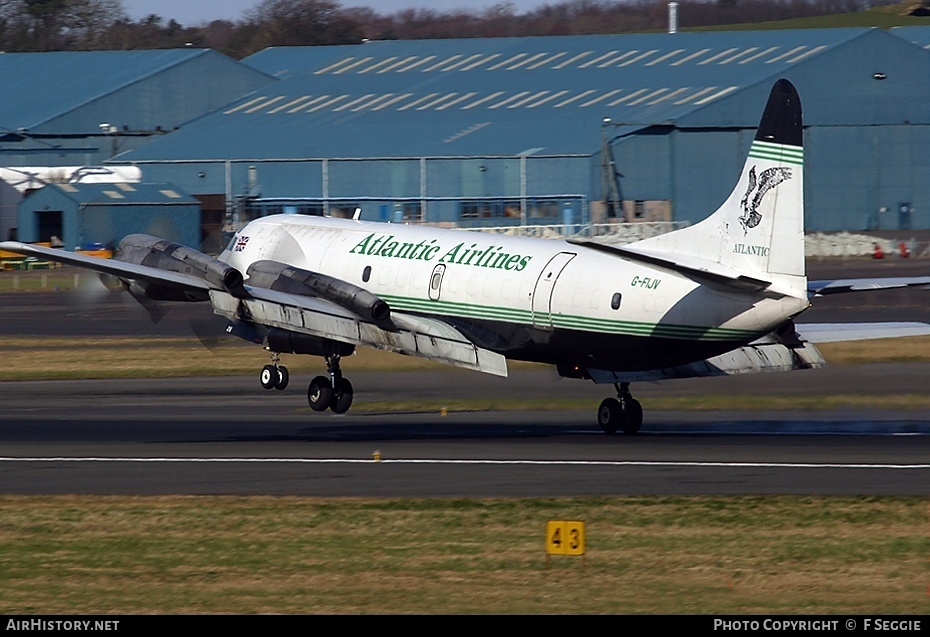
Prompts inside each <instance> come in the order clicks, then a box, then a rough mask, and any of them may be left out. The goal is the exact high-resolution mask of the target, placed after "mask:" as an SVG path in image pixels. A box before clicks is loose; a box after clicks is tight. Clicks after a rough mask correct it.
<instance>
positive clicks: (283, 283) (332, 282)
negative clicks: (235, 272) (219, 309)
mask: <svg viewBox="0 0 930 637" xmlns="http://www.w3.org/2000/svg"><path fill="white" fill-rule="evenodd" d="M247 273H248V275H249V283H251V284H253V285H256V286H261V287H266V288H269V289H271V290H275V291H277V292H287V293H288V294H305V295H310V296H318V297H320V298H323V299H326V300H328V301H332V302H333V303H336V304H337V305H340V306H342V307H344V308H346V309H347V310H351V311H352V312H354V313H355V314H358V315H359V316H361V317H363V318H366V319H370V320H371V321H373V322H374V323H375V324H376V325H378V326H379V327H383V328H385V329H393V324H392V322H391V306H389V305H388V304H387V302H385V301H384V300H383V299H381V298H379V297H378V296H376V295H374V294H372V293H371V292H369V291H368V290H366V289H364V288H361V287H359V286H357V285H354V284H352V283H349V282H348V281H343V280H342V279H337V278H335V277H331V276H328V275H326V274H320V273H318V272H310V271H309V270H301V269H300V268H294V267H291V266H289V265H285V264H284V263H279V262H277V261H256V262H255V263H253V264H252V265H250V266H249V269H248V271H247Z"/></svg>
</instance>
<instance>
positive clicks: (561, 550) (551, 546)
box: [546, 520, 584, 555]
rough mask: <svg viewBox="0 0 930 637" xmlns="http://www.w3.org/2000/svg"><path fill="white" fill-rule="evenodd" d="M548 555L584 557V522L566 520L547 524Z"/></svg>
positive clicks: (551, 521)
mask: <svg viewBox="0 0 930 637" xmlns="http://www.w3.org/2000/svg"><path fill="white" fill-rule="evenodd" d="M546 553H548V554H549V555H584V522H578V521H565V520H550V521H549V522H546Z"/></svg>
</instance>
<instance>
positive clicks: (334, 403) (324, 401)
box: [307, 354, 352, 414]
mask: <svg viewBox="0 0 930 637" xmlns="http://www.w3.org/2000/svg"><path fill="white" fill-rule="evenodd" d="M340 358H341V357H340V356H338V355H335V354H334V355H331V356H327V357H326V371H328V372H329V378H327V377H326V376H317V377H316V378H314V379H313V380H311V381H310V386H309V387H307V402H308V403H309V404H310V409H312V410H313V411H326V410H327V409H330V410H332V411H333V413H336V414H344V413H345V412H347V411H349V407H351V406H352V383H350V382H349V380H348V379H347V378H343V377H342V370H340V369H339V359H340Z"/></svg>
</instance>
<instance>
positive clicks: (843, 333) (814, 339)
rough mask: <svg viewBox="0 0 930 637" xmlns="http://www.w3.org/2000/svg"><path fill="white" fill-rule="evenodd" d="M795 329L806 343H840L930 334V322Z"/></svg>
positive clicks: (821, 326)
mask: <svg viewBox="0 0 930 637" xmlns="http://www.w3.org/2000/svg"><path fill="white" fill-rule="evenodd" d="M795 329H796V330H797V333H798V337H799V338H800V339H801V340H804V341H807V342H808V343H841V342H844V341H870V340H874V339H879V338H901V337H903V336H930V324H928V323H919V322H889V323H807V324H804V325H795Z"/></svg>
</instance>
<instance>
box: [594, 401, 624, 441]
mask: <svg viewBox="0 0 930 637" xmlns="http://www.w3.org/2000/svg"><path fill="white" fill-rule="evenodd" d="M597 424H599V425H600V426H601V431H603V432H604V433H605V434H615V433H617V430H619V429H620V427H622V426H625V424H626V423H625V422H624V414H623V408H622V407H621V406H620V401H619V400H617V399H616V398H605V399H604V400H603V401H602V402H601V406H600V407H598V408H597Z"/></svg>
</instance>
